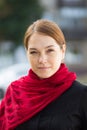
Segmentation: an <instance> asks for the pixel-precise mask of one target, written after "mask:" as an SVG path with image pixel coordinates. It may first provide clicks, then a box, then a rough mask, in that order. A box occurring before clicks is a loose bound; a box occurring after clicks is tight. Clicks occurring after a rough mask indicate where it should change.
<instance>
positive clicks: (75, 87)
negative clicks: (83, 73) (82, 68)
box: [71, 80, 87, 92]
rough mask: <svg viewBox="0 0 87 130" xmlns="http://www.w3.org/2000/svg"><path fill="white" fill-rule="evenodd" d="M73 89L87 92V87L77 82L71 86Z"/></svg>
mask: <svg viewBox="0 0 87 130" xmlns="http://www.w3.org/2000/svg"><path fill="white" fill-rule="evenodd" d="M71 89H72V90H74V91H78V92H87V85H85V84H83V83H80V82H79V81H77V80H75V81H74V82H73V84H72V86H71Z"/></svg>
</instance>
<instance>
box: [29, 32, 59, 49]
mask: <svg viewBox="0 0 87 130" xmlns="http://www.w3.org/2000/svg"><path fill="white" fill-rule="evenodd" d="M50 45H53V46H58V43H57V42H56V41H55V39H53V38H52V37H50V36H48V35H44V34H40V33H34V34H33V35H32V36H31V37H30V39H29V41H28V47H37V46H42V47H46V46H50Z"/></svg>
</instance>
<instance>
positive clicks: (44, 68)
mask: <svg viewBox="0 0 87 130" xmlns="http://www.w3.org/2000/svg"><path fill="white" fill-rule="evenodd" d="M49 68H50V67H38V69H41V70H46V69H49Z"/></svg>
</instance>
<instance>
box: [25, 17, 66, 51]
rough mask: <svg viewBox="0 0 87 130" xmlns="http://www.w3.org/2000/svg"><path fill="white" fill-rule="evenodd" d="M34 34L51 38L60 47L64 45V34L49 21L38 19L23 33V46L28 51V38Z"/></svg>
mask: <svg viewBox="0 0 87 130" xmlns="http://www.w3.org/2000/svg"><path fill="white" fill-rule="evenodd" d="M35 32H37V33H41V34H42V35H47V36H50V37H52V38H53V39H55V40H56V42H57V43H58V44H59V45H60V46H61V47H62V45H63V44H66V42H65V37H64V34H63V32H62V30H61V29H60V28H59V26H58V25H57V24H56V23H54V22H52V21H49V20H43V19H40V20H37V21H36V22H34V23H33V24H31V25H30V26H29V27H28V29H27V31H26V33H25V36H24V46H25V48H26V49H28V42H29V39H30V37H31V36H32V35H33V34H34V33H35Z"/></svg>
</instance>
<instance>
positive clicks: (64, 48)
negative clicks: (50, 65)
mask: <svg viewBox="0 0 87 130" xmlns="http://www.w3.org/2000/svg"><path fill="white" fill-rule="evenodd" d="M65 52H66V45H65V44H63V45H62V61H64V58H65Z"/></svg>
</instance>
